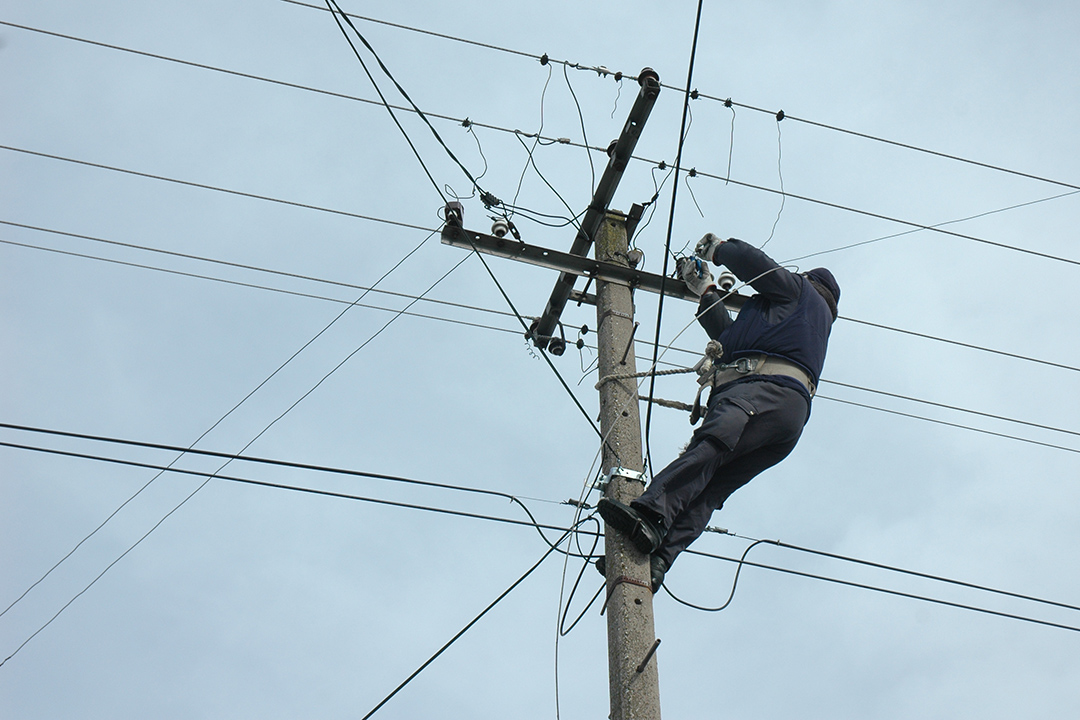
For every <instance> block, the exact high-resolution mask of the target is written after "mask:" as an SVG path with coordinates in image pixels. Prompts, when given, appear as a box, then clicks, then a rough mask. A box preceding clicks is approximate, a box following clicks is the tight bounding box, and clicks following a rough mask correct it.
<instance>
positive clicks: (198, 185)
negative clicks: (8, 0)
mask: <svg viewBox="0 0 1080 720" xmlns="http://www.w3.org/2000/svg"><path fill="white" fill-rule="evenodd" d="M0 150H8V151H10V152H17V153H23V154H25V155H32V156H35V157H43V158H48V159H49V160H59V161H61V162H67V163H73V164H75V165H84V166H86V167H92V168H97V169H99V170H109V171H111V172H116V173H121V174H124V175H134V176H136V177H142V178H148V179H151V180H160V181H161V182H167V183H173V184H176V185H184V186H186V187H193V188H198V189H200V190H213V191H214V192H220V193H226V194H228V195H237V196H240V197H246V198H251V199H253V200H263V201H265V202H272V203H278V204H280V205H288V206H291V207H297V208H302V209H304V210H316V211H318V212H325V213H331V214H334V215H343V216H345V217H351V218H356V219H357V220H368V221H371V222H378V223H384V224H387V225H395V226H397V227H403V228H408V229H409V230H424V231H425V232H432V231H433V230H432V228H428V227H423V226H422V225H413V224H412V223H403V222H397V221H396V220H385V219H381V218H375V217H372V216H370V215H361V214H360V213H354V212H349V211H347V210H336V209H334V208H328V207H322V206H319V205H312V204H309V203H302V202H296V201H293V200H284V199H282V198H275V197H270V196H269V195H257V194H255V193H249V192H243V191H242V190H230V189H228V188H223V187H217V186H215V185H208V184H206V183H197V182H191V181H189V180H179V179H177V178H170V177H165V176H164V175H154V174H151V173H145V172H139V171H138V170H129V169H127V168H119V167H113V166H111V165H104V164H102V163H95V162H90V161H88V160H77V159H75V158H69V157H63V156H61V155H51V154H49V153H43V152H37V151H34V150H27V149H25V148H17V147H12V146H10V145H0Z"/></svg>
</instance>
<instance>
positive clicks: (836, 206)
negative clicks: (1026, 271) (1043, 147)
mask: <svg viewBox="0 0 1080 720" xmlns="http://www.w3.org/2000/svg"><path fill="white" fill-rule="evenodd" d="M641 159H642V160H645V162H655V161H652V160H648V159H645V158H641ZM696 172H697V174H698V175H700V176H702V177H707V178H710V179H712V180H723V181H724V182H725V183H731V184H732V185H738V186H739V187H744V188H749V189H752V190H759V191H761V192H767V193H773V194H775V195H782V196H783V197H785V198H793V199H795V200H802V201H803V202H808V203H812V204H814V205H821V206H823V207H828V208H832V209H834V210H843V211H844V212H850V213H854V214H856V215H863V216H864V217H871V218H874V219H876V220H886V221H888V222H893V223H897V224H899V225H906V226H907V227H910V228H914V229H916V230H929V231H930V232H936V233H941V234H942V235H948V236H950V237H955V238H960V239H962V240H970V241H972V242H977V243H981V244H983V245H990V246H993V247H997V248H1002V249H1004V250H1013V251H1015V252H1021V253H1025V254H1028V255H1034V256H1036V257H1041V258H1044V259H1046V260H1055V261H1057V262H1062V263H1068V264H1069V265H1080V260H1073V259H1071V258H1066V257H1061V256H1060V255H1051V254H1050V253H1044V252H1040V251H1038V250H1030V249H1028V248H1024V247H1020V246H1018V245H1009V244H1008V243H1002V242H997V241H995V240H987V239H986V238H981V237H976V236H975V235H967V234H965V233H958V232H954V231H952V230H945V229H943V228H942V227H941V225H943V224H944V223H939V224H937V225H926V224H923V223H919V222H914V221H911V220H903V219H901V218H896V217H892V216H891V215H885V214H883V213H877V212H872V211H870V210H860V209H858V208H854V207H851V206H850V205H842V204H840V203H834V202H830V201H828V200H819V199H817V198H812V197H808V196H806V195H796V194H795V193H790V192H785V191H783V190H777V189H775V188H769V187H765V186H764V185H755V184H753V183H748V182H742V181H740V180H733V179H731V178H726V177H722V176H720V175H715V174H713V173H708V172H705V171H703V170H697V171H696ZM1065 195H1071V193H1066V194H1065ZM1065 195H1060V196H1058V197H1065Z"/></svg>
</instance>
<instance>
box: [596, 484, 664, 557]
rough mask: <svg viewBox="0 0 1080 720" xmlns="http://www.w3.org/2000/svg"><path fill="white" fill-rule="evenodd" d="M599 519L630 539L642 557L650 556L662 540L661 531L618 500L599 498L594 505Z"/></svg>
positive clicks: (637, 511) (662, 534) (639, 513)
mask: <svg viewBox="0 0 1080 720" xmlns="http://www.w3.org/2000/svg"><path fill="white" fill-rule="evenodd" d="M596 509H597V510H598V511H599V512H600V517H602V518H604V522H606V523H607V524H608V525H610V526H611V527H613V528H615V529H616V530H618V531H619V532H621V533H622V534H623V535H626V536H627V537H628V538H630V542H631V543H633V544H634V547H636V548H637V549H638V552H640V553H642V554H643V555H651V554H652V553H653V552H654V551H655V550H656V548H658V547H660V541H661V540H663V539H664V533H663V531H662V530H661V529H660V528H659V527H657V526H656V524H655V523H653V521H651V520H649V519H648V518H646V517H645V516H644V515H643V514H641V512H640V511H639V510H637V509H635V508H632V507H630V506H629V505H625V504H623V503H621V502H619V501H618V500H611V499H609V498H601V500H600V502H598V503H597V504H596Z"/></svg>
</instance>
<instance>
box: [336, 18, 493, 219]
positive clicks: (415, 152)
mask: <svg viewBox="0 0 1080 720" xmlns="http://www.w3.org/2000/svg"><path fill="white" fill-rule="evenodd" d="M331 3H333V6H334V7H335V8H337V12H334V10H333V9H332V8H331V7H330V5H331ZM326 9H327V10H329V11H330V15H331V16H333V18H334V22H335V23H336V24H337V26H338V28H339V29H340V30H341V34H342V35H343V36H345V41H346V42H347V43H349V47H350V48H351V49H352V51H353V55H355V56H356V59H357V60H358V61H359V62H360V66H361V67H362V68H363V69H364V73H365V74H366V75H367V76H368V80H370V81H371V86H372V87H373V88H375V92H376V93H378V95H379V99H380V100H382V104H383V107H385V108H386V111H387V112H388V113H390V117H391V118H393V120H394V124H395V125H397V128H398V130H400V131H401V134H402V136H404V138H405V142H406V143H408V145H409V149H410V150H412V152H413V155H415V156H416V161H417V162H419V163H420V167H422V168H423V169H424V174H425V175H427V177H428V180H430V181H431V184H432V185H433V186H434V187H435V192H437V193H439V197H440V198H442V201H443V203H445V202H446V194H445V193H444V192H443V191H442V188H440V187H439V183H437V182H436V181H435V177H434V176H433V175H432V174H431V170H429V169H428V166H427V163H425V162H424V158H422V157H421V156H420V151H419V150H417V149H416V145H414V144H413V141H412V138H410V137H409V133H407V132H405V128H404V127H403V126H402V125H401V121H399V120H398V118H397V115H395V114H394V110H393V108H391V107H390V103H389V102H387V100H386V97H385V96H384V95H383V93H382V90H380V89H379V84H378V83H377V82H375V77H374V76H373V75H372V74H371V71H370V70H368V66H367V63H365V62H364V58H363V57H361V55H360V51H359V50H357V49H356V46H355V45H353V41H352V38H350V37H349V33H348V32H347V31H346V30H345V26H344V25H342V24H341V20H340V19H338V13H340V12H341V8H340V7H338V4H337V3H336V2H333V0H326ZM345 21H346V22H347V23H348V24H349V27H351V28H352V29H353V31H354V32H356V34H357V36H358V37H359V38H360V40H361V42H363V43H364V45H365V46H366V47H367V49H368V50H369V51H370V52H371V54H372V55H375V60H377V61H378V63H379V67H381V68H382V69H383V72H385V73H386V75H387V76H388V77H389V78H390V80H391V82H393V83H394V85H396V86H397V88H398V90H400V91H401V94H402V95H405V97H406V99H409V96H408V95H406V94H405V91H404V90H402V88H401V86H400V85H398V84H397V81H396V80H394V78H393V76H392V75H390V71H389V70H387V69H386V66H385V65H383V62H382V60H380V59H379V56H378V55H376V54H375V49H374V48H372V47H371V45H369V44H368V41H367V39H365V38H364V36H363V35H361V34H360V32H359V31H358V30H356V27H355V26H354V25H353V24H352V21H351V20H349V18H348V16H346V17H345ZM409 102H410V103H411V102H412V100H411V99H409ZM416 111H417V112H418V113H419V112H420V109H419V108H417V109H416ZM420 116H421V117H423V113H420ZM424 121H425V122H426V121H427V118H424ZM429 124H430V123H429ZM432 129H433V130H434V128H432ZM436 136H437V133H436ZM439 141H440V142H442V138H439ZM443 147H446V146H445V145H443ZM447 152H449V148H447ZM450 156H451V157H453V153H450ZM454 160H455V161H456V160H457V158H456V157H454ZM458 165H461V163H458ZM461 167H462V169H464V165H462V166H461ZM465 172H466V175H468V174H469V173H468V171H467V170H466V171H465ZM469 179H470V180H472V182H473V186H474V187H475V186H476V181H475V180H473V177H472V175H469Z"/></svg>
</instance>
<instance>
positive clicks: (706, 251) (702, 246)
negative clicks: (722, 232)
mask: <svg viewBox="0 0 1080 720" xmlns="http://www.w3.org/2000/svg"><path fill="white" fill-rule="evenodd" d="M723 243H724V241H723V240H721V239H720V238H718V237H716V236H715V235H713V234H712V233H705V237H703V238H701V239H700V240H698V244H697V245H696V246H695V247H694V254H695V255H697V256H698V257H699V258H701V259H702V260H704V261H705V262H711V263H715V262H716V261H715V260H713V253H715V252H716V248H718V247H720V246H721V245H722V244H723Z"/></svg>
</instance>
